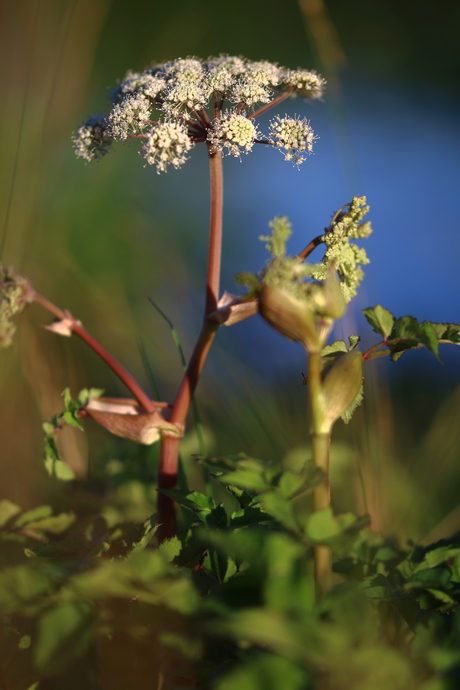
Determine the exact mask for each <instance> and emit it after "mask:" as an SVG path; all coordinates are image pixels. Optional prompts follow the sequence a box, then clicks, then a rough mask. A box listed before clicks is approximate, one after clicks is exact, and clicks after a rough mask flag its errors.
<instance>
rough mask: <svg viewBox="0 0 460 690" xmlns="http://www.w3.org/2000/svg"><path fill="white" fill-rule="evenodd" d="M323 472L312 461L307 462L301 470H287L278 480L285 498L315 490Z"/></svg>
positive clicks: (279, 487)
mask: <svg viewBox="0 0 460 690" xmlns="http://www.w3.org/2000/svg"><path fill="white" fill-rule="evenodd" d="M322 476H323V475H322V472H321V470H319V469H318V468H317V467H315V465H314V464H313V463H312V462H306V463H305V464H304V465H303V467H302V469H301V470H300V471H299V472H294V471H293V470H285V471H284V472H283V474H282V475H281V477H280V478H279V481H278V490H279V491H280V492H281V494H282V495H283V496H284V497H285V498H292V497H293V496H295V495H296V494H299V493H302V492H303V491H307V490H313V489H314V488H315V487H316V486H318V484H319V483H320V481H321V480H322Z"/></svg>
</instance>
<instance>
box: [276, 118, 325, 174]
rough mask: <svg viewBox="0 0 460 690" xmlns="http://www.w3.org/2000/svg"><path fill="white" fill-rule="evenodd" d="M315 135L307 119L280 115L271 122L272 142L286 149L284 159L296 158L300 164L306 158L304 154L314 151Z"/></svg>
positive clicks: (277, 146) (296, 161)
mask: <svg viewBox="0 0 460 690" xmlns="http://www.w3.org/2000/svg"><path fill="white" fill-rule="evenodd" d="M314 140H315V135H314V133H313V130H312V128H311V127H310V123H309V121H308V120H307V119H305V118H303V119H302V120H300V119H299V118H292V117H287V115H286V117H278V116H276V117H275V118H274V120H272V121H271V123H270V142H271V143H272V144H273V146H275V147H276V148H279V149H283V150H284V160H285V161H291V160H294V161H295V163H297V164H299V163H302V162H303V161H304V160H305V155H304V154H309V153H312V152H313V141H314Z"/></svg>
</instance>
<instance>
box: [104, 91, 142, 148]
mask: <svg viewBox="0 0 460 690" xmlns="http://www.w3.org/2000/svg"><path fill="white" fill-rule="evenodd" d="M150 109H151V105H150V102H149V101H148V99H147V98H145V96H143V95H142V94H132V95H129V96H127V97H126V98H124V99H123V100H122V101H121V103H117V104H116V105H115V106H114V108H113V110H112V112H111V113H110V133H111V134H112V136H113V138H114V139H119V140H123V139H126V138H127V137H128V134H132V133H134V134H137V133H139V132H142V131H143V129H144V127H145V125H146V124H147V123H148V121H149V120H150Z"/></svg>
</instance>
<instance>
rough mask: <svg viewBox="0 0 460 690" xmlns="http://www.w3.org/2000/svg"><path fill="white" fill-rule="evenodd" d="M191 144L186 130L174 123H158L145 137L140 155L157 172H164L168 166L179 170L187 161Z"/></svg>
mask: <svg viewBox="0 0 460 690" xmlns="http://www.w3.org/2000/svg"><path fill="white" fill-rule="evenodd" d="M192 146H193V143H192V141H191V140H190V138H189V137H188V135H187V128H186V127H185V126H184V125H181V124H178V123H176V122H160V123H159V124H158V125H157V126H156V127H155V129H153V130H152V131H151V132H150V133H149V135H148V136H147V137H146V139H145V142H144V146H143V147H142V155H143V156H144V158H145V160H146V161H147V163H150V164H151V165H156V167H157V172H158V173H160V172H164V171H165V170H166V169H167V167H168V165H172V166H173V167H174V168H180V166H181V165H183V164H184V163H185V161H186V160H187V153H188V151H190V149H191V148H192Z"/></svg>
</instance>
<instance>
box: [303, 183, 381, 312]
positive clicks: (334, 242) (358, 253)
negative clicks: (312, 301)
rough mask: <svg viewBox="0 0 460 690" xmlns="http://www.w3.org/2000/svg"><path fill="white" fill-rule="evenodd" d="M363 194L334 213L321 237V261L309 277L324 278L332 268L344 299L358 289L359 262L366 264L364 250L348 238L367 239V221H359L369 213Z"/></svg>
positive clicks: (369, 232) (368, 224) (346, 299)
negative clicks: (337, 277)
mask: <svg viewBox="0 0 460 690" xmlns="http://www.w3.org/2000/svg"><path fill="white" fill-rule="evenodd" d="M368 211H369V206H367V205H366V197H365V196H361V197H354V198H353V200H352V202H351V204H349V205H347V210H346V211H344V212H341V213H339V214H338V215H336V218H335V219H334V220H333V221H332V223H331V224H330V226H329V228H328V229H327V232H326V233H325V234H324V235H323V236H322V237H321V241H322V242H324V244H325V245H326V247H327V249H326V251H325V253H324V257H323V262H322V263H321V264H316V265H315V267H314V270H313V271H312V274H311V275H312V277H313V278H315V279H316V280H324V279H325V277H326V275H327V273H328V271H329V270H330V268H331V267H334V268H335V270H336V271H337V272H338V274H339V278H340V286H341V288H342V292H343V296H344V298H345V301H346V302H349V301H350V300H351V299H352V298H353V297H354V296H355V295H356V292H357V288H358V287H359V285H360V283H361V281H362V279H363V277H364V272H363V270H362V268H361V266H362V265H365V264H368V263H369V259H368V257H367V254H366V250H365V249H362V248H361V247H358V246H357V245H356V244H354V242H350V240H351V239H359V238H366V237H369V235H370V234H371V232H372V228H371V224H370V223H369V222H365V223H363V222H362V219H363V218H364V216H365V215H366V213H368Z"/></svg>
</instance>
